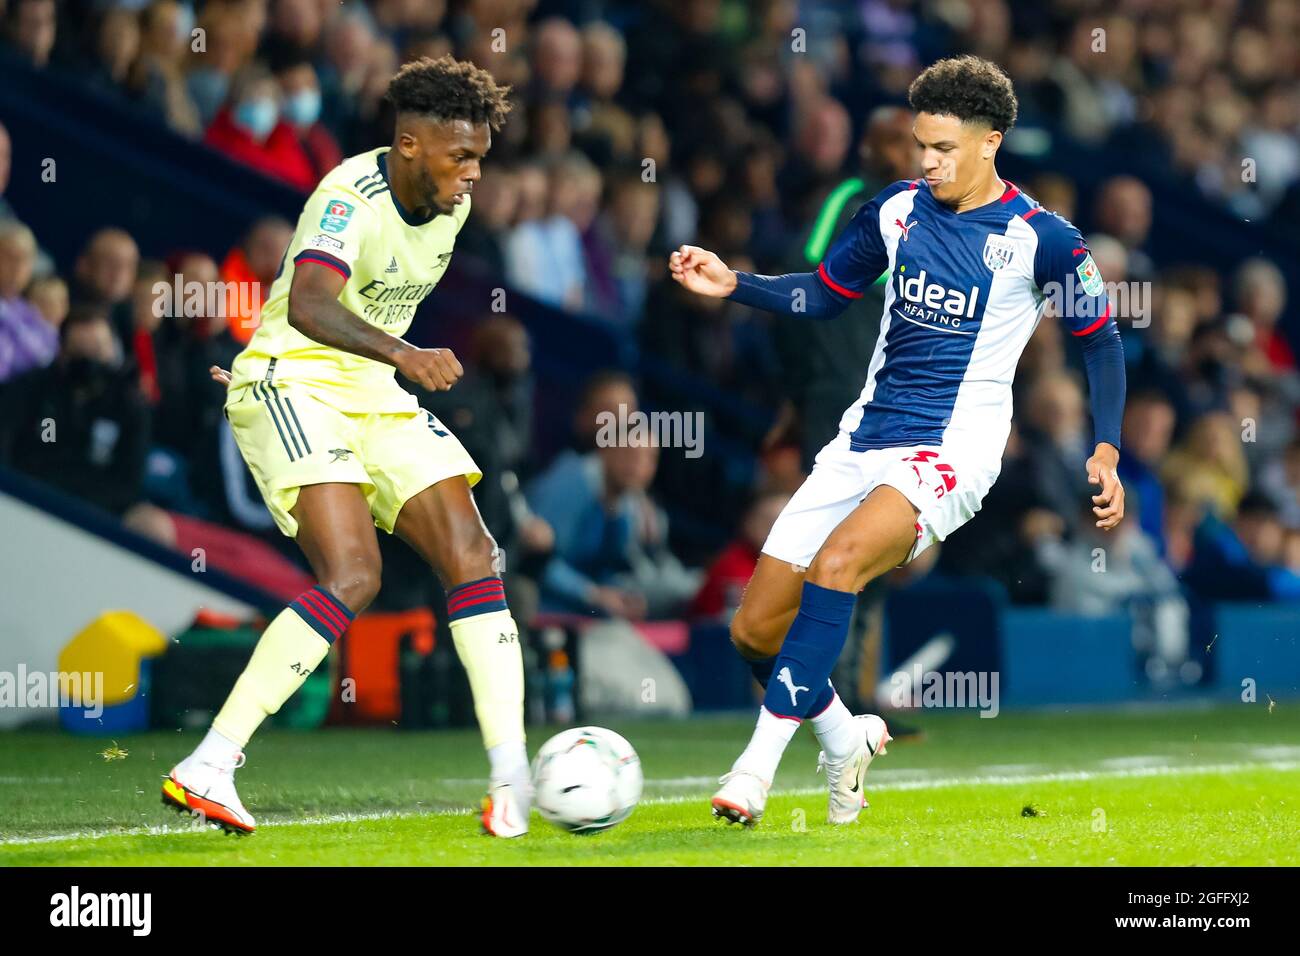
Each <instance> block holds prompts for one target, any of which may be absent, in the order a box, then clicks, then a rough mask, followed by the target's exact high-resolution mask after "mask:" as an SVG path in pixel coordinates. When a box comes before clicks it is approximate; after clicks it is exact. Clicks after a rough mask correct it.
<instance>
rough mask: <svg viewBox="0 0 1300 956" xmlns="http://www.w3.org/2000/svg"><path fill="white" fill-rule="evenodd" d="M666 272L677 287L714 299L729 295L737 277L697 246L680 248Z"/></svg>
mask: <svg viewBox="0 0 1300 956" xmlns="http://www.w3.org/2000/svg"><path fill="white" fill-rule="evenodd" d="M668 272H669V274H670V275H672V277H673V281H675V282H676V283H677V284H678V285H683V286H685V287H686V288H688V289H690V290H691V291H692V292H695V293H698V294H699V295H707V296H712V297H713V298H715V299H722V298H725V297H727V296H729V295H731V293H732V291H734V290H735V288H736V274H735V273H734V272H732V271H731V270H730V269H728V268H727V264H726V263H725V262H723V261H722V260H721V259H719V258H718V257H717V255H716V254H714V253H712V252H709V250H707V249H701V248H700V247H699V246H682V247H681V248H680V249H678V250H677V251H676V252H674V253H673V254H672V255H670V256H669V257H668Z"/></svg>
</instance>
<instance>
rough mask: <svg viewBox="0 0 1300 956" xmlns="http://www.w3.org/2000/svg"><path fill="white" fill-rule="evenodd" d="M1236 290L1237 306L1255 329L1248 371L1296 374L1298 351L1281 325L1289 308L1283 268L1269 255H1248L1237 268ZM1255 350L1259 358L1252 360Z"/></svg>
mask: <svg viewBox="0 0 1300 956" xmlns="http://www.w3.org/2000/svg"><path fill="white" fill-rule="evenodd" d="M1234 291H1235V293H1236V295H1235V298H1236V305H1237V310H1238V311H1239V312H1240V313H1241V314H1242V315H1243V316H1245V317H1246V318H1247V319H1248V320H1249V321H1250V325H1251V330H1252V332H1253V333H1254V334H1253V339H1252V342H1251V350H1252V355H1250V356H1248V357H1247V363H1248V364H1247V371H1249V372H1252V373H1254V374H1268V373H1269V372H1273V373H1276V374H1283V373H1288V372H1289V373H1293V374H1294V372H1295V371H1296V361H1295V355H1294V354H1293V353H1292V352H1291V346H1290V345H1289V344H1288V343H1287V339H1286V333H1285V332H1284V331H1283V330H1282V329H1281V328H1279V327H1278V320H1279V319H1280V318H1281V317H1282V313H1283V312H1285V311H1286V279H1285V278H1284V277H1283V275H1282V272H1281V270H1280V269H1278V267H1277V266H1275V265H1274V264H1273V263H1271V262H1269V261H1268V260H1267V259H1249V260H1247V261H1246V262H1244V263H1242V265H1241V267H1240V268H1239V269H1238V270H1237V274H1236V278H1235V280H1234ZM1254 353H1258V356H1259V359H1258V360H1257V361H1252V359H1254Z"/></svg>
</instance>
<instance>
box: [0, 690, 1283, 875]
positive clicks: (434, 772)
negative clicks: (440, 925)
mask: <svg viewBox="0 0 1300 956" xmlns="http://www.w3.org/2000/svg"><path fill="white" fill-rule="evenodd" d="M908 719H909V720H910V721H912V722H914V723H916V724H917V725H919V726H921V727H922V728H923V729H924V730H925V732H926V737H925V739H924V740H922V741H920V742H898V743H895V744H894V745H892V746H891V747H890V752H889V753H888V755H886V756H884V757H881V758H880V759H879V760H878V761H877V762H876V763H875V764H873V766H872V769H871V773H870V775H869V776H868V779H867V790H868V795H869V798H870V801H871V807H870V809H868V810H865V811H864V812H863V814H862V819H861V820H860V821H859V823H858V824H857V825H856V826H850V827H831V826H828V825H827V824H826V823H825V813H826V796H825V791H824V789H823V787H824V784H823V782H822V778H821V777H819V776H817V775H816V774H815V773H814V767H815V765H816V755H817V748H816V745H815V742H814V738H813V736H812V734H811V732H809V731H807V730H801V731H800V733H799V735H798V736H797V737H796V739H795V741H794V743H793V744H792V745H791V747H790V750H789V751H788V752H787V754H786V759H785V762H784V764H783V765H782V768H781V772H780V774H779V775H778V777H777V780H776V785H775V787H774V795H773V798H772V799H771V801H770V802H769V804H768V808H767V816H766V817H765V819H764V820H763V822H762V824H761V825H760V826H759V827H758V829H757V830H754V831H745V830H742V829H741V828H739V827H728V826H726V825H724V824H721V823H718V822H716V821H714V820H713V819H712V818H711V816H710V815H709V805H708V797H709V795H710V794H711V793H712V791H713V787H714V780H715V778H716V777H717V775H718V774H720V773H722V772H723V771H725V770H726V769H727V768H728V766H729V765H730V762H731V760H732V759H733V758H734V757H735V755H736V754H737V753H738V752H739V750H740V748H741V747H742V746H743V745H744V743H745V741H746V740H747V738H748V734H749V730H750V727H751V724H750V722H749V720H747V719H737V718H725V719H697V720H692V721H689V722H686V723H667V722H655V723H649V722H633V721H613V720H612V721H608V722H607V723H608V724H609V725H610V726H612V727H613V728H614V729H616V730H618V731H620V732H621V733H623V734H624V735H626V736H627V737H628V739H630V740H631V741H632V743H633V745H634V746H635V747H636V748H637V750H638V751H639V752H640V754H641V758H642V762H643V766H644V769H645V774H646V782H647V785H646V796H645V799H644V800H643V802H642V804H641V806H640V807H638V808H637V810H636V812H635V813H634V814H633V815H632V817H631V819H629V820H628V821H627V822H626V823H624V824H623V825H621V826H619V827H617V828H615V829H614V830H611V831H607V832H605V833H601V834H597V835H594V836H587V837H574V836H570V835H568V834H566V833H563V832H561V831H559V830H557V829H555V828H553V827H551V826H549V825H548V824H547V823H546V822H545V821H543V820H542V819H541V818H540V817H538V816H537V815H536V814H534V817H533V832H532V833H530V834H529V835H528V836H527V837H526V838H524V839H522V840H514V841H497V840H492V839H490V838H487V837H483V836H480V835H479V834H478V831H477V823H476V820H475V817H474V815H473V809H474V807H475V806H476V804H477V800H478V797H479V796H480V794H481V793H482V789H483V778H484V776H485V774H486V762H485V759H484V757H483V755H482V751H481V750H480V749H479V743H478V737H477V735H476V734H474V733H471V732H442V733H415V732H411V733H406V732H401V731H391V730H374V731H362V730H346V731H343V730H335V731H325V732H312V733H293V732H267V733H265V734H262V735H260V736H259V737H258V738H257V740H256V742H255V745H254V746H253V747H252V748H251V749H250V752H249V763H248V765H247V767H245V768H244V769H243V770H241V771H240V772H239V789H240V793H241V795H242V796H243V799H244V802H245V804H246V805H247V806H248V807H249V809H250V810H251V811H252V812H253V813H254V815H256V817H257V819H258V824H259V828H258V832H257V833H256V834H255V835H253V836H252V837H248V838H236V837H226V836H224V835H222V834H220V833H218V832H215V831H212V830H206V829H193V828H191V827H190V826H189V825H188V822H187V820H186V818H184V817H181V816H178V815H177V814H175V813H174V812H171V811H168V810H166V809H165V808H163V807H162V806H161V805H160V803H159V785H160V781H161V777H162V775H163V774H164V773H166V772H167V770H168V769H169V768H170V767H171V765H172V764H173V763H174V762H175V761H176V760H177V759H179V758H180V757H181V756H182V755H183V754H184V753H185V752H186V751H188V750H189V748H190V747H192V746H193V745H194V744H195V743H196V742H197V740H198V734H197V733H191V732H187V733H184V734H182V733H179V732H177V733H151V734H145V735H140V736H135V737H127V738H123V739H119V740H117V741H116V747H117V748H119V750H120V751H124V752H125V753H124V754H122V753H120V752H119V753H114V752H113V751H112V750H110V749H109V748H111V747H113V746H114V742H113V741H110V740H107V739H105V740H98V739H88V738H76V737H70V736H67V735H64V734H60V733H57V732H54V731H49V732H19V733H9V734H4V733H0V866H15V865H54V864H62V865H98V864H105V865H108V864H111V865H140V866H176V865H181V866H194V865H197V866H206V865H262V866H276V865H289V864H307V865H315V864H324V865H370V864H389V865H393V864H396V865H428V864H433V865H493V864H505V865H564V866H574V865H583V864H596V865H638V864H649V865H692V864H705V865H719V864H722V865H797V864H829V865H879V864H903V865H909V864H958V865H972V864H1009V865H1022V864H1028V865H1033V864H1056V865H1062V864H1064V865H1071V864H1098V865H1108V864H1112V865H1114V864H1118V865H1162V864H1265V865H1267V864H1289V865H1296V864H1300V836H1298V834H1300V705H1297V703H1296V702H1283V703H1281V704H1279V705H1278V706H1277V707H1276V708H1275V709H1274V710H1273V711H1272V712H1271V713H1270V710H1269V706H1268V705H1267V704H1254V705H1248V704H1238V705H1235V706H1229V707H1214V708H1190V709H1189V708H1180V709H1174V708H1169V707H1165V708H1160V709H1153V710H1147V711H1123V712H1114V711H1082V710H1078V711H1074V712H1059V713H1033V714H1013V713H1003V714H1002V715H1000V716H998V717H997V718H995V719H991V720H989V719H980V718H979V717H978V716H976V714H975V713H974V712H960V713H957V712H943V713H940V712H924V713H920V714H916V715H913V716H909V718H908ZM546 736H548V733H547V732H545V731H542V730H540V729H534V730H533V731H532V741H531V745H532V747H533V748H536V746H537V745H539V744H540V743H541V742H542V741H543V740H544V739H545V738H546ZM105 754H107V755H108V757H110V758H112V759H106V757H105Z"/></svg>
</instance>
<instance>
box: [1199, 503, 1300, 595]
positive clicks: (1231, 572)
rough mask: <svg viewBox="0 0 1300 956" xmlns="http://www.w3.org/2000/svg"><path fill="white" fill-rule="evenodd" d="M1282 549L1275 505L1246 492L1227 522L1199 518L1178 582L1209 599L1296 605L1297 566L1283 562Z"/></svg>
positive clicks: (1299, 571) (1283, 542)
mask: <svg viewBox="0 0 1300 956" xmlns="http://www.w3.org/2000/svg"><path fill="white" fill-rule="evenodd" d="M1287 546H1288V542H1287V534H1286V529H1285V528H1283V526H1282V522H1281V520H1279V517H1278V511H1277V506H1276V505H1274V504H1273V502H1272V501H1270V500H1269V499H1268V497H1267V496H1265V495H1263V494H1260V493H1258V492H1254V491H1252V492H1251V493H1250V494H1248V495H1246V496H1245V497H1244V498H1242V500H1241V504H1240V505H1239V506H1238V508H1237V517H1236V518H1235V519H1234V520H1233V521H1232V523H1231V524H1229V523H1228V522H1226V521H1224V520H1222V519H1221V518H1220V517H1218V516H1217V515H1215V514H1213V513H1209V514H1207V515H1206V516H1205V518H1204V519H1203V520H1202V522H1201V524H1200V526H1199V527H1198V528H1197V529H1196V538H1195V543H1194V548H1195V552H1194V555H1193V557H1192V562H1191V565H1190V566H1189V567H1188V568H1187V570H1186V571H1185V572H1184V573H1183V580H1184V581H1186V582H1187V584H1188V586H1189V587H1191V589H1192V590H1193V591H1195V592H1196V593H1197V594H1198V595H1200V596H1201V597H1203V598H1206V599H1207V600H1212V601H1252V600H1256V601H1258V600H1264V601H1300V568H1291V567H1287V566H1286V565H1285V564H1284V561H1285V560H1286V558H1287V556H1288V555H1287Z"/></svg>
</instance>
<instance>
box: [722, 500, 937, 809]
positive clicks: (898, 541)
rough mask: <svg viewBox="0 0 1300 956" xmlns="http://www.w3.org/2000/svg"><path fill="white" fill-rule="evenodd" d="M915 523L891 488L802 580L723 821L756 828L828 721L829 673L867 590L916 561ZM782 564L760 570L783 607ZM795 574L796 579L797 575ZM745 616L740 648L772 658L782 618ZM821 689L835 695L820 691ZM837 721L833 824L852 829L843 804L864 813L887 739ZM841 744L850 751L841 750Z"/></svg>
mask: <svg viewBox="0 0 1300 956" xmlns="http://www.w3.org/2000/svg"><path fill="white" fill-rule="evenodd" d="M916 517H917V511H916V509H915V507H913V505H912V503H911V502H910V501H908V500H907V498H905V497H904V496H903V495H902V493H901V492H899V491H897V490H896V489H894V488H891V487H889V486H887V485H882V486H880V487H878V488H876V489H875V490H874V491H872V492H871V493H870V494H869V495H868V496H867V497H866V499H865V500H864V501H863V502H862V503H861V504H860V505H858V506H857V507H856V508H855V509H854V510H853V511H852V512H851V513H850V514H849V515H848V517H846V518H845V519H844V520H843V521H841V522H840V523H839V524H838V525H837V526H836V527H835V529H834V530H833V531H832V532H831V534H830V535H829V537H827V539H826V541H825V543H824V544H823V545H822V546H821V548H820V549H819V550H818V552H817V554H816V556H815V557H814V558H813V561H812V563H811V565H809V567H808V571H807V573H806V574H805V575H804V576H803V577H804V580H803V581H802V584H801V586H800V591H799V603H798V611H797V613H796V614H794V616H793V619H792V620H791V621H790V624H789V627H788V628H787V632H786V634H785V635H784V638H783V640H782V641H781V642H780V643H779V644H778V645H777V646H778V647H779V652H778V653H777V655H776V659H775V661H774V662H773V663H772V665H771V673H773V674H774V675H775V679H774V680H772V681H770V682H769V683H768V684H767V693H766V696H765V697H764V701H763V707H762V709H761V710H760V712H759V718H758V725H757V726H756V727H755V729H754V735H753V737H751V739H750V742H749V745H748V746H747V747H746V748H745V751H744V752H743V753H742V754H741V755H740V757H739V758H738V759H737V760H736V762H735V764H733V765H732V768H731V772H730V773H728V774H727V775H726V776H725V777H724V778H723V787H722V789H721V790H719V791H718V793H717V794H716V795H715V796H714V799H713V808H714V813H715V814H717V815H719V816H722V817H724V818H726V819H728V820H731V821H734V822H739V823H746V824H749V825H753V824H754V823H756V822H757V821H758V819H759V818H760V817H761V815H762V809H763V804H764V803H765V801H766V793H767V788H768V787H769V786H770V785H771V781H772V778H773V776H775V774H776V768H777V765H778V764H779V763H780V760H781V755H782V754H783V753H784V752H785V748H786V745H787V744H788V743H789V742H790V739H791V738H792V737H793V736H794V732H795V731H796V730H797V729H798V727H799V724H800V723H801V722H802V720H803V719H804V718H805V717H808V716H810V715H816V716H821V715H820V714H817V711H816V710H814V705H818V706H821V707H822V708H825V707H826V704H825V703H823V699H824V698H825V697H829V698H830V700H831V701H832V702H834V701H836V700H837V698H836V697H835V695H834V691H833V689H831V688H830V683H829V682H830V674H831V671H832V670H833V669H834V666H835V662H836V660H837V659H838V658H839V655H840V652H841V651H842V650H843V649H844V642H845V640H846V639H847V637H848V630H849V622H850V619H851V617H852V614H853V606H854V603H855V601H856V598H857V593H858V592H859V591H860V590H862V588H863V587H865V586H866V584H867V582H868V581H870V580H872V579H873V578H875V577H877V576H878V575H881V574H883V573H885V572H886V571H888V570H889V569H890V568H893V567H896V566H897V565H898V564H900V563H901V562H902V561H904V560H905V559H906V558H907V556H908V554H909V553H910V551H911V549H912V546H913V545H914V544H915V541H916V524H915V523H916ZM779 564H780V562H777V561H776V559H774V558H773V559H771V562H769V563H768V564H767V565H766V567H765V568H761V569H760V570H764V571H765V572H766V573H765V577H764V581H766V582H768V583H771V584H773V585H775V590H774V592H773V593H774V594H777V596H778V599H779V597H780V591H781V590H782V589H783V587H782V585H784V590H785V591H786V592H787V593H788V591H789V589H790V585H791V583H792V582H791V580H790V579H789V578H785V576H784V575H782V574H781V573H780V572H779V571H778V570H777V566H778V565H779ZM790 574H792V575H793V574H796V572H795V571H794V569H792V568H791V569H790ZM758 581H759V572H758V571H756V573H755V582H758ZM755 593H756V594H757V591H756V590H755ZM747 596H748V595H747ZM737 616H738V618H740V625H739V627H738V628H737V630H738V632H739V633H738V635H737V636H739V637H740V638H741V639H742V640H741V641H738V642H737V643H738V646H740V644H741V643H742V641H743V642H744V644H745V646H746V647H747V648H750V649H751V650H756V651H758V652H760V653H761V652H765V651H768V650H771V649H773V645H772V643H771V635H772V633H773V629H774V626H775V623H776V621H778V620H780V619H781V618H779V617H778V616H777V615H773V616H772V617H771V618H768V619H767V620H766V621H764V620H763V619H759V622H758V624H755V622H754V621H753V620H752V619H746V618H743V617H741V615H739V614H738V615H737ZM814 688H826V690H822V691H816V692H815V691H814V690H813V689H814ZM839 706H840V707H843V704H840V705H839ZM823 712H824V711H823ZM838 716H839V718H840V719H839V720H837V722H836V724H835V730H834V732H833V733H832V734H828V735H827V736H831V737H834V738H835V739H836V742H837V743H838V744H839V746H837V748H836V751H835V752H833V753H830V752H827V751H825V750H824V751H823V752H824V754H826V756H825V757H824V758H823V763H824V765H825V768H826V770H827V774H828V777H833V780H832V786H831V812H830V819H831V820H832V822H847V820H845V819H844V818H845V817H846V816H847V815H848V813H847V810H846V808H845V807H844V806H840V805H839V804H843V803H845V802H846V798H845V796H844V795H843V794H842V793H841V792H840V791H842V790H843V791H848V792H849V794H850V796H849V797H848V798H847V800H848V801H856V805H855V811H854V812H853V813H852V816H853V818H856V809H860V808H861V794H860V789H861V785H860V776H861V774H862V773H864V772H865V770H866V766H865V764H866V763H869V762H870V757H871V756H874V755H875V753H878V752H879V750H880V749H881V748H883V745H884V743H885V742H886V737H887V732H886V731H885V729H884V722H883V721H880V719H879V718H869V717H868V718H854V717H852V716H851V715H849V714H848V711H847V708H844V712H843V714H841V715H838ZM819 736H820V735H819ZM859 738H860V739H859ZM841 739H842V740H843V743H839V741H840V740H841ZM824 746H825V745H824ZM864 749H865V750H866V752H867V756H866V760H865V761H864V760H863V759H862V758H863V750H864ZM850 775H851V776H852V777H853V781H852V782H850V781H849V776H850ZM854 794H856V795H854ZM737 797H740V798H742V799H737Z"/></svg>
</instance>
